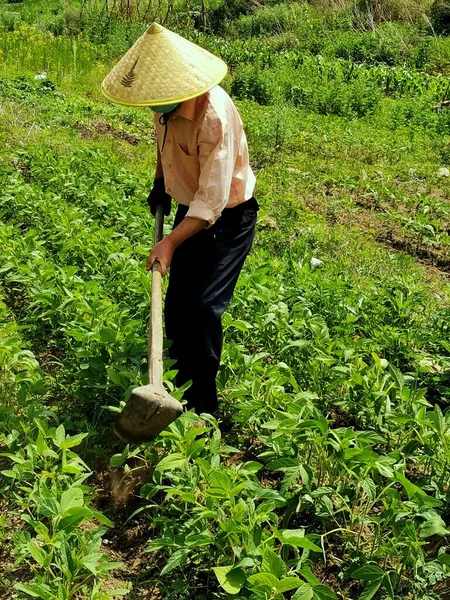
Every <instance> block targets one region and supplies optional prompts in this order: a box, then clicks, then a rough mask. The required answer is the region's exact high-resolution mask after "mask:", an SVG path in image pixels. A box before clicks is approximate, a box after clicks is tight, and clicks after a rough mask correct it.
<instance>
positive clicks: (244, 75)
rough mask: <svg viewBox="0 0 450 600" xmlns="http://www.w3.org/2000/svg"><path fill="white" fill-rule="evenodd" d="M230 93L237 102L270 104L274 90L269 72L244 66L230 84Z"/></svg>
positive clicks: (273, 97) (273, 96)
mask: <svg viewBox="0 0 450 600" xmlns="http://www.w3.org/2000/svg"><path fill="white" fill-rule="evenodd" d="M231 93H232V94H233V96H235V97H236V98H237V99H238V100H255V101H256V102H258V104H263V105H267V104H272V102H273V101H274V100H275V88H274V84H273V79H272V80H271V74H270V72H269V71H267V70H265V71H262V70H261V69H259V68H258V67H254V66H250V65H248V66H244V67H242V68H241V69H239V70H238V71H237V73H236V75H235V77H234V79H233V82H232V84H231Z"/></svg>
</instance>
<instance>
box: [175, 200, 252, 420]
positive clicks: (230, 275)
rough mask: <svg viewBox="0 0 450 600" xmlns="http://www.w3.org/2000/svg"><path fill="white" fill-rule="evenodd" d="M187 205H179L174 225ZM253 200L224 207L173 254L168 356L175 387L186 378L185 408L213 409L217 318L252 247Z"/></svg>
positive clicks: (219, 334) (218, 347) (218, 332)
mask: <svg viewBox="0 0 450 600" xmlns="http://www.w3.org/2000/svg"><path fill="white" fill-rule="evenodd" d="M187 210H188V207H187V206H182V205H179V207H178V211H177V214H176V217H175V222H174V227H176V226H177V225H178V224H179V223H180V222H181V221H182V220H183V219H184V217H185V215H186V213H187ZM257 211H258V203H257V202H256V200H255V199H254V198H252V199H251V200H248V201H247V202H243V203H242V204H239V205H238V206H236V207H234V208H226V209H225V210H224V211H223V213H222V215H221V216H220V218H219V219H218V220H217V221H216V223H215V224H214V225H213V226H212V227H210V228H208V229H204V230H202V231H200V232H199V233H197V234H195V235H193V236H192V237H191V238H189V239H188V240H186V241H185V242H183V243H182V244H181V245H180V246H179V247H178V248H177V249H176V250H175V252H174V255H173V259H172V264H171V267H170V276H169V287H168V290H167V294H166V302H165V323H166V336H167V338H168V339H169V340H170V341H171V342H172V344H171V347H170V349H169V355H170V357H171V358H172V359H174V360H175V361H176V364H175V368H176V369H177V370H178V375H177V378H176V384H177V386H179V387H180V386H182V385H183V384H185V383H186V382H188V381H192V385H191V386H190V388H189V389H188V390H187V391H186V392H185V394H184V398H185V400H187V406H188V408H194V409H195V410H196V412H197V413H201V412H208V413H211V414H212V413H214V412H215V411H216V410H217V407H218V401H217V389H216V375H217V371H218V369H219V363H220V355H221V353H222V340H223V334H222V322H221V318H222V315H223V313H224V311H225V310H226V308H227V306H228V304H229V302H230V299H231V296H232V295H233V291H234V288H235V285H236V282H237V280H238V277H239V273H240V271H241V269H242V266H243V264H244V262H245V259H246V257H247V254H248V253H249V251H250V248H251V246H252V242H253V237H254V232H255V224H256V217H257Z"/></svg>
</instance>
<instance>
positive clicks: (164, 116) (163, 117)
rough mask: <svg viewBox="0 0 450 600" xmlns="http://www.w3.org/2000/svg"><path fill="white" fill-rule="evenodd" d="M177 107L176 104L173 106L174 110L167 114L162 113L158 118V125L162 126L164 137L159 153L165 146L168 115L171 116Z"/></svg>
mask: <svg viewBox="0 0 450 600" xmlns="http://www.w3.org/2000/svg"><path fill="white" fill-rule="evenodd" d="M178 106H179V105H178V104H177V106H175V108H174V109H173V110H171V111H170V112H167V113H162V115H161V116H160V117H159V124H160V125H163V126H164V137H163V143H162V148H161V152H162V151H163V150H164V146H165V145H166V137H167V124H168V122H169V118H170V115H172V114H173V113H174V112H175V111H176V110H177V108H178Z"/></svg>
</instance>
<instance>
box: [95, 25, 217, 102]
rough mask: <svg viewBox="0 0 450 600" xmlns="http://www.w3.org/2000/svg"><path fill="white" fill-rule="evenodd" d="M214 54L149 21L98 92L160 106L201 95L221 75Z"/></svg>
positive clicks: (115, 100) (119, 99)
mask: <svg viewBox="0 0 450 600" xmlns="http://www.w3.org/2000/svg"><path fill="white" fill-rule="evenodd" d="M226 72H227V66H226V64H225V63H224V62H223V61H222V60H221V59H220V58H217V56H214V55H213V54H211V53H210V52H207V51H206V50H204V49H203V48H200V47H199V46H197V45H196V44H193V43H192V42H189V41H188V40H186V39H184V38H183V37H181V36H179V35H177V34H176V33H173V32H172V31H169V30H168V29H166V28H165V27H162V26H161V25H158V24H157V23H153V25H151V26H150V27H149V28H148V29H147V31H146V32H145V33H144V35H142V36H141V37H140V38H139V39H138V40H137V41H136V42H135V44H134V45H133V46H132V47H131V48H130V49H129V50H128V52H127V53H126V54H125V55H124V56H123V57H122V58H121V59H120V61H119V62H118V63H117V65H116V66H115V67H114V69H113V70H112V71H111V72H110V73H109V74H108V75H107V76H106V78H105V80H104V81H103V84H102V92H103V93H104V95H105V96H106V97H107V98H108V99H109V100H111V101H112V102H117V103H118V104H126V105H128V106H164V105H168V104H178V103H179V102H184V101H185V100H190V99H191V98H196V97H197V96H201V94H204V93H206V92H207V91H209V90H210V89H211V88H213V87H214V86H215V85H217V84H218V83H219V82H220V81H222V79H223V78H224V77H225V75H226Z"/></svg>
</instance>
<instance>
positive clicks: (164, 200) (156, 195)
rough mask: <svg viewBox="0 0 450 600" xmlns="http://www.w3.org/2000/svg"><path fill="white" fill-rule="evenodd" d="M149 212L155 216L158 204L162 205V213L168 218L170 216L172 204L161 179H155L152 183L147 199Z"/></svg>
mask: <svg viewBox="0 0 450 600" xmlns="http://www.w3.org/2000/svg"><path fill="white" fill-rule="evenodd" d="M147 202H148V205H149V206H150V211H151V213H152V215H153V216H155V215H156V208H157V206H158V205H159V204H162V207H163V212H164V214H165V215H166V217H168V216H169V215H170V207H171V204H172V198H171V197H170V196H169V194H168V193H167V192H166V188H165V185H164V179H163V177H159V178H158V179H155V181H154V182H153V188H152V191H151V192H150V194H149V196H148V198H147Z"/></svg>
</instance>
